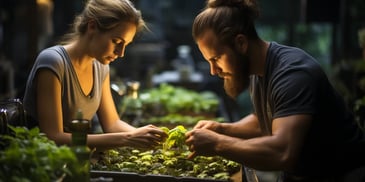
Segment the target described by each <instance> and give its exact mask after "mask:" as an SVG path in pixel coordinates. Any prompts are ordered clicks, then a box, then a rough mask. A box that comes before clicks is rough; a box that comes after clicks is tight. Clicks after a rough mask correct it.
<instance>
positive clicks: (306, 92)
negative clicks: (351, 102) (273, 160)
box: [250, 42, 365, 176]
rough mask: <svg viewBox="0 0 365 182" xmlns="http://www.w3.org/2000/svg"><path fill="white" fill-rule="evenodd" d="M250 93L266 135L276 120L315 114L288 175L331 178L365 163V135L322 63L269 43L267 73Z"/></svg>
mask: <svg viewBox="0 0 365 182" xmlns="http://www.w3.org/2000/svg"><path fill="white" fill-rule="evenodd" d="M250 93H251V98H252V101H253V105H254V109H255V113H256V115H257V116H258V118H259V120H260V125H261V128H262V130H263V131H264V132H265V133H266V134H267V135H270V134H271V133H272V132H271V124H272V120H273V119H275V118H280V117H285V116H290V115H295V114H309V115H312V117H313V121H312V123H311V126H310V129H309V132H308V133H307V136H306V140H305V143H304V145H303V148H302V150H301V155H300V156H301V157H300V159H299V161H298V163H297V167H296V169H295V170H294V171H290V172H289V171H287V172H288V173H293V174H295V175H303V176H320V175H324V176H326V175H331V176H333V175H337V174H340V173H341V172H344V171H345V170H348V169H351V168H353V167H355V166H358V165H361V164H365V163H364V160H365V150H364V149H365V137H364V133H363V132H362V131H361V130H360V129H359V128H358V126H357V124H356V122H355V121H354V119H353V115H352V113H351V111H350V110H349V109H348V108H347V107H346V104H345V102H344V101H343V99H342V97H341V96H340V95H339V94H338V93H337V92H336V91H335V89H334V88H333V87H332V86H331V84H330V81H329V80H328V78H327V76H326V74H325V72H324V71H323V70H322V69H321V67H320V65H319V64H318V63H317V62H316V60H315V59H314V58H312V57H311V56H310V55H308V54H307V53H305V52H304V51H303V50H301V49H298V48H294V47H288V46H283V45H280V44H277V43H275V42H272V43H270V47H269V49H268V53H267V58H266V67H265V75H264V76H263V77H260V76H257V75H253V76H251V85H250Z"/></svg>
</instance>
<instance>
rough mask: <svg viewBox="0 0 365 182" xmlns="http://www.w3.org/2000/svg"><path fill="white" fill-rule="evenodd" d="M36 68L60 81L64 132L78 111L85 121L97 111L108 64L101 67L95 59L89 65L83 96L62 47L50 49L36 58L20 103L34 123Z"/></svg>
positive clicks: (35, 118)
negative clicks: (87, 91)
mask: <svg viewBox="0 0 365 182" xmlns="http://www.w3.org/2000/svg"><path fill="white" fill-rule="evenodd" d="M39 69H49V70H51V71H52V72H53V73H54V74H55V75H56V76H57V78H58V80H59V81H60V82H61V89H62V90H61V97H62V116H63V124H64V130H65V131H69V129H68V126H69V123H70V121H71V120H72V119H74V118H75V114H76V112H77V111H78V110H79V109H80V110H82V113H83V116H84V118H85V119H89V120H91V119H92V117H93V116H94V115H95V114H96V111H97V109H98V108H99V104H100V99H101V94H102V93H101V92H102V85H103V82H104V80H105V78H106V76H107V75H108V74H109V65H103V64H101V63H100V62H98V61H96V60H95V61H94V62H93V77H94V83H93V88H92V91H91V92H90V94H89V95H85V94H84V92H83V91H82V89H81V85H80V83H79V81H78V79H77V75H76V72H75V70H74V68H73V66H72V64H71V60H70V58H69V56H68V54H67V52H66V50H65V49H64V47H63V46H53V47H50V48H47V49H45V50H43V51H42V52H41V53H40V54H39V55H38V57H37V59H36V61H35V63H34V66H33V68H32V70H31V72H30V74H29V77H28V80H27V85H26V90H25V95H24V100H23V102H24V108H25V110H26V112H27V114H28V115H29V116H31V117H32V118H33V119H34V120H35V121H37V120H38V116H37V111H36V105H37V103H36V102H37V100H36V83H35V81H34V79H35V75H36V73H37V71H38V70H39ZM90 79H91V78H90ZM40 113H42V112H40ZM36 124H37V123H36Z"/></svg>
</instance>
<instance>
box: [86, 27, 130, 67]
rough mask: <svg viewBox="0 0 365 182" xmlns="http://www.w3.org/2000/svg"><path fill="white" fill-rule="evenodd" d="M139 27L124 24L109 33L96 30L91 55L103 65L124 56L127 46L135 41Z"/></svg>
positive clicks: (92, 40) (91, 43)
mask: <svg viewBox="0 0 365 182" xmlns="http://www.w3.org/2000/svg"><path fill="white" fill-rule="evenodd" d="M136 31H137V27H136V25H135V24H133V23H129V22H123V23H120V24H119V25H118V26H116V27H115V28H113V29H111V30H110V31H107V32H100V31H98V30H95V33H94V34H93V36H92V38H91V42H90V54H91V56H92V57H94V58H95V59H96V60H98V61H99V62H100V63H102V64H109V63H110V62H113V61H114V60H115V59H116V58H118V57H123V56H124V51H125V48H126V46H127V45H128V44H129V43H131V42H132V41H133V38H134V36H135V34H136Z"/></svg>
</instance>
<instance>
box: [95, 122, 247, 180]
mask: <svg viewBox="0 0 365 182" xmlns="http://www.w3.org/2000/svg"><path fill="white" fill-rule="evenodd" d="M161 129H162V130H164V131H165V132H166V133H168V138H167V139H166V140H165V142H164V143H162V144H161V145H160V146H158V147H156V148H155V149H154V150H147V151H141V150H137V149H133V148H131V147H121V148H116V149H111V150H107V151H104V153H102V154H101V155H100V156H99V158H98V160H97V162H95V163H93V164H92V169H93V170H102V171H118V172H134V173H138V174H147V175H170V176H175V177H196V178H207V179H216V180H227V181H229V179H230V176H231V175H232V174H234V173H236V172H238V171H239V170H240V167H241V165H240V164H239V163H236V162H234V161H230V160H227V159H225V158H222V157H220V156H213V157H205V156H197V157H195V158H194V159H191V160H189V159H187V157H188V155H189V154H190V151H189V150H188V149H187V146H186V145H185V144H184V141H185V132H186V129H185V128H184V127H183V126H181V125H180V126H177V127H175V128H173V129H171V130H169V129H168V128H167V127H161Z"/></svg>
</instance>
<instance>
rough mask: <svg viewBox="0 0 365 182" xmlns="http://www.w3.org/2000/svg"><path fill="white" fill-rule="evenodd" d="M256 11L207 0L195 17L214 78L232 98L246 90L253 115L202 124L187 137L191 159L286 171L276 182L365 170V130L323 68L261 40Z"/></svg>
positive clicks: (251, 5) (246, 3) (245, 2)
mask: <svg viewBox="0 0 365 182" xmlns="http://www.w3.org/2000/svg"><path fill="white" fill-rule="evenodd" d="M258 14H259V12H258V7H257V4H256V2H255V1H254V0H242V1H240V0H209V1H208V2H207V7H206V8H205V9H204V11H202V12H201V13H200V14H199V15H198V16H197V17H196V18H195V20H194V23H193V37H194V40H195V41H196V43H197V45H198V47H199V50H200V51H201V53H202V55H203V56H204V58H205V59H206V60H207V61H208V62H209V64H210V72H211V74H212V75H218V76H219V77H221V78H222V79H224V88H225V91H226V93H227V94H228V95H229V96H231V97H233V98H235V97H237V96H238V95H239V94H240V93H241V92H242V91H243V90H245V89H247V88H249V89H250V95H251V100H252V103H253V107H254V113H253V114H250V115H248V116H247V117H245V118H243V119H241V120H240V121H238V122H233V123H222V124H220V123H217V122H214V121H208V120H203V121H200V122H199V123H198V124H197V125H196V126H195V127H194V129H193V130H192V131H189V132H188V133H187V134H186V137H187V139H186V143H187V145H188V146H189V147H190V150H191V151H192V154H191V156H190V158H192V157H195V156H196V155H208V156H209V155H220V156H223V157H226V158H228V159H231V160H234V161H238V162H240V163H242V164H244V165H245V166H248V167H251V168H254V169H257V170H264V171H265V170H268V171H283V173H282V175H281V176H280V179H279V180H280V181H311V182H313V181H346V180H347V179H348V178H349V174H353V173H351V172H352V171H356V170H359V169H360V170H363V171H365V170H364V168H361V166H364V164H365V150H364V148H365V136H364V133H363V131H362V130H361V129H360V128H359V127H358V125H357V124H356V122H355V121H354V119H353V116H352V114H351V112H350V111H349V110H348V108H346V104H345V103H344V101H343V99H342V98H341V97H340V95H338V93H337V92H336V91H335V90H334V88H333V87H332V86H331V84H330V82H329V81H328V78H327V77H326V75H325V73H324V72H323V70H322V69H321V67H320V65H319V64H318V63H317V62H316V60H315V59H314V58H312V57H311V56H310V55H308V54H307V53H306V52H304V51H303V50H301V49H298V48H294V47H288V46H284V45H280V44H278V43H275V42H266V41H264V40H262V39H260V38H259V36H258V35H257V33H256V29H255V26H254V20H255V18H256V17H257V16H258ZM360 174H364V173H360ZM353 176H354V175H352V177H353ZM355 177H356V178H358V179H357V180H358V181H361V180H364V179H365V178H364V175H362V176H359V175H357V176H356V175H355ZM361 177H362V178H361ZM351 181H356V180H355V179H353V178H351Z"/></svg>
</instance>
